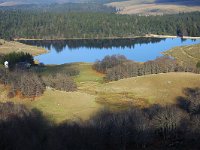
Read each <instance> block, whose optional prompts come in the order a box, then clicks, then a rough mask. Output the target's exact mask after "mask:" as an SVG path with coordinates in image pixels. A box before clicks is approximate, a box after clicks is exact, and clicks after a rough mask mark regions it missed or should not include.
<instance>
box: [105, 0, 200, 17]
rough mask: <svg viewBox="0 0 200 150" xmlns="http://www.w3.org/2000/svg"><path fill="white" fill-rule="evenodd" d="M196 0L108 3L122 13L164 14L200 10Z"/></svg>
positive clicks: (145, 0) (129, 0)
mask: <svg viewBox="0 0 200 150" xmlns="http://www.w3.org/2000/svg"><path fill="white" fill-rule="evenodd" d="M197 4H199V2H198V1H196V0H190V1H182V2H168V3H156V1H155V0H141V1H140V0H127V1H122V2H113V3H110V4H107V5H108V6H113V7H116V8H118V9H120V11H119V13H120V14H143V15H162V14H176V13H179V12H193V11H200V6H199V5H197Z"/></svg>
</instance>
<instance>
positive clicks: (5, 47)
mask: <svg viewBox="0 0 200 150" xmlns="http://www.w3.org/2000/svg"><path fill="white" fill-rule="evenodd" d="M21 51H22V52H26V53H30V54H32V55H34V56H36V55H39V54H42V53H46V52H47V50H45V49H44V48H40V47H36V46H29V45H25V44H22V43H19V42H15V41H10V42H8V41H4V40H1V39H0V54H7V53H10V52H21Z"/></svg>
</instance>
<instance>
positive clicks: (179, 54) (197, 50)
mask: <svg viewBox="0 0 200 150" xmlns="http://www.w3.org/2000/svg"><path fill="white" fill-rule="evenodd" d="M163 54H165V55H168V56H172V57H174V58H175V59H176V60H177V61H178V62H179V63H180V64H186V65H193V66H195V65H196V64H197V62H198V61H199V60H200V44H196V45H190V46H182V47H175V48H173V49H171V50H168V51H166V52H163Z"/></svg>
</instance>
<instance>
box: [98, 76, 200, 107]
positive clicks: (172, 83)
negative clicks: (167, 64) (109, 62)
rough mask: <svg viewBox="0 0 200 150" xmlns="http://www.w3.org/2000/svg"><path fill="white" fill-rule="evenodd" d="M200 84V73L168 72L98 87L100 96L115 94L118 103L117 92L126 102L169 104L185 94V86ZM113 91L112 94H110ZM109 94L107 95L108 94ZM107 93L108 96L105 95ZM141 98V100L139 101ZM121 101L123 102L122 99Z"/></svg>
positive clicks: (192, 86) (115, 101)
mask: <svg viewBox="0 0 200 150" xmlns="http://www.w3.org/2000/svg"><path fill="white" fill-rule="evenodd" d="M199 86H200V75H199V74H193V73H166V74H158V75H147V76H142V77H136V78H129V79H122V80H119V81H116V82H111V83H107V84H104V85H102V87H100V88H97V91H98V92H99V93H100V95H99V96H100V97H102V94H103V97H104V98H105V99H106V97H108V99H110V98H111V96H112V95H111V94H113V95H114V98H116V100H115V99H113V100H112V102H113V103H118V102H119V100H120V99H118V98H117V95H116V93H117V94H118V95H119V93H121V94H120V95H121V97H124V102H125V103H127V102H129V103H132V104H136V105H144V104H145V106H146V105H148V104H161V105H162V104H167V103H174V102H176V97H177V96H183V89H184V88H194V87H199ZM110 93H111V94H110ZM106 94H107V95H106ZM105 95H106V96H105ZM138 100H139V101H138ZM120 103H123V99H121V101H120Z"/></svg>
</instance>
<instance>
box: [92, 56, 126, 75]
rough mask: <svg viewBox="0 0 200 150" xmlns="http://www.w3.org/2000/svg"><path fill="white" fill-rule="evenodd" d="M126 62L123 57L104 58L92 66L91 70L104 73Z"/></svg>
mask: <svg viewBox="0 0 200 150" xmlns="http://www.w3.org/2000/svg"><path fill="white" fill-rule="evenodd" d="M126 61H127V59H126V57H125V56H123V55H112V56H105V57H104V59H103V60H102V61H97V62H96V63H95V64H94V65H93V69H95V70H96V71H98V72H101V73H106V71H107V70H108V69H110V68H113V67H115V66H117V65H119V64H122V63H123V62H126Z"/></svg>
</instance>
